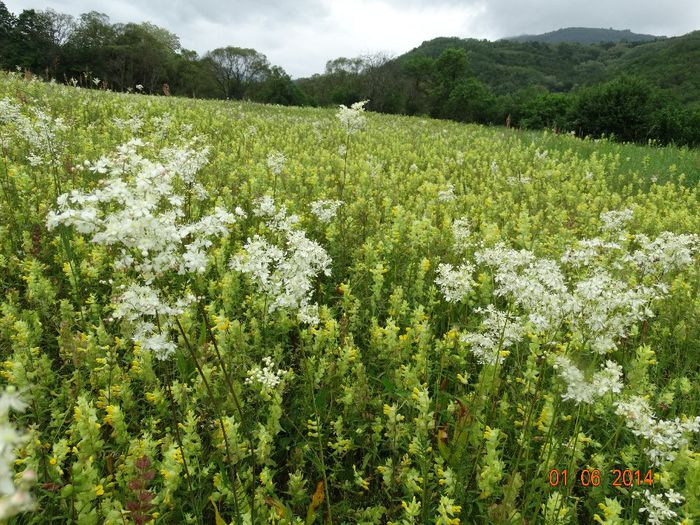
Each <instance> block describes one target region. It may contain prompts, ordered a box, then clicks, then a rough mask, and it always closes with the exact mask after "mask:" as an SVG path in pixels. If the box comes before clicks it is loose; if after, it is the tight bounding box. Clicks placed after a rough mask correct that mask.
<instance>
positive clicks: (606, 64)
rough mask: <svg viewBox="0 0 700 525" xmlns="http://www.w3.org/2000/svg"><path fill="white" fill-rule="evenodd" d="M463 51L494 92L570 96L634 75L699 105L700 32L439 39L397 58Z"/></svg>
mask: <svg viewBox="0 0 700 525" xmlns="http://www.w3.org/2000/svg"><path fill="white" fill-rule="evenodd" d="M454 48H459V49H464V50H465V51H466V52H467V55H468V57H469V67H470V70H471V72H472V73H473V75H474V76H475V77H476V78H477V79H479V80H480V81H481V82H483V83H484V84H486V85H487V86H489V87H490V88H491V89H492V90H493V91H494V93H496V94H507V93H513V92H516V91H518V90H520V89H525V88H529V87H532V86H540V87H542V88H545V89H547V90H548V91H554V92H567V91H570V90H572V89H574V88H575V87H578V86H584V85H591V84H597V83H600V82H605V81H608V80H611V79H613V78H616V77H618V76H620V75H623V74H626V75H633V76H637V77H641V78H643V79H645V80H648V81H649V82H651V83H652V84H654V85H656V86H657V87H659V88H661V89H665V90H668V91H670V92H671V93H672V94H673V95H674V96H676V97H678V98H679V99H680V100H683V101H684V102H692V103H698V102H700V31H694V32H692V33H688V34H686V35H683V36H679V37H673V38H665V39H660V40H656V41H653V42H644V43H642V42H618V43H612V42H607V43H602V44H589V45H584V44H577V43H570V42H562V43H558V44H546V43H542V42H514V41H510V40H500V41H497V42H490V41H488V40H475V39H460V38H444V37H441V38H435V39H433V40H429V41H426V42H423V43H422V44H421V45H420V46H418V47H417V48H414V49H412V50H411V51H409V52H408V53H406V54H404V55H401V56H400V57H398V59H397V60H398V61H399V62H401V63H406V62H408V61H410V59H411V58H413V57H417V56H425V57H429V58H433V59H436V58H438V57H439V56H440V55H441V54H442V53H443V52H444V51H446V50H447V49H454Z"/></svg>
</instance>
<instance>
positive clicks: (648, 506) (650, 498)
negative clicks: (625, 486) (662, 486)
mask: <svg viewBox="0 0 700 525" xmlns="http://www.w3.org/2000/svg"><path fill="white" fill-rule="evenodd" d="M635 497H638V496H637V495H636V494H635ZM642 498H643V499H644V507H641V508H640V509H639V512H645V513H647V514H649V524H650V525H661V524H663V523H664V522H666V521H667V520H671V519H673V518H676V517H677V516H678V514H677V513H676V512H675V511H674V510H671V508H670V504H676V505H678V504H680V503H683V500H684V499H685V498H683V496H681V495H680V494H678V492H676V491H675V490H673V489H670V490H668V491H666V492H664V493H661V494H653V493H652V492H650V491H649V490H648V489H647V490H645V491H644V494H643V495H642Z"/></svg>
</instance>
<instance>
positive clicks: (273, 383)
mask: <svg viewBox="0 0 700 525" xmlns="http://www.w3.org/2000/svg"><path fill="white" fill-rule="evenodd" d="M263 365H264V366H262V367H260V366H256V367H254V368H252V369H250V370H249V371H248V377H247V378H246V380H245V382H246V384H248V385H257V386H259V387H260V391H261V392H262V393H264V394H270V393H271V392H272V391H273V390H275V388H277V386H278V385H279V384H280V383H281V382H282V380H283V379H284V377H285V376H286V375H287V374H289V370H283V369H281V368H278V369H277V370H275V367H274V362H273V361H272V358H271V357H264V358H263Z"/></svg>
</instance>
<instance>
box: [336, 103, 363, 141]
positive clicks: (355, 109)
mask: <svg viewBox="0 0 700 525" xmlns="http://www.w3.org/2000/svg"><path fill="white" fill-rule="evenodd" d="M367 102H369V100H363V101H361V102H355V103H354V104H353V105H352V106H350V107H347V106H345V105H344V104H340V107H339V109H338V112H337V113H336V117H338V120H340V123H341V124H342V125H343V127H345V130H346V131H347V134H348V135H352V134H353V133H355V132H357V131H359V130H361V129H362V128H364V127H365V120H366V118H365V115H364V112H365V108H364V106H365V104H367Z"/></svg>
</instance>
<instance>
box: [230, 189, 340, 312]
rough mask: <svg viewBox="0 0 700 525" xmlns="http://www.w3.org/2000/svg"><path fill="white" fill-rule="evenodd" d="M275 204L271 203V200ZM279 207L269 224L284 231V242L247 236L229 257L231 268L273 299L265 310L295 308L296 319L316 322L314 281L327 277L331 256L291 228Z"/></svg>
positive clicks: (300, 232) (279, 230) (298, 231)
mask: <svg viewBox="0 0 700 525" xmlns="http://www.w3.org/2000/svg"><path fill="white" fill-rule="evenodd" d="M272 206H274V203H272ZM284 212H285V210H284V208H282V209H281V210H280V211H279V212H277V214H276V215H275V217H274V218H273V219H271V220H270V221H268V226H269V227H271V228H272V229H273V230H274V231H277V232H279V233H281V234H283V238H284V241H283V245H282V246H276V245H273V244H270V243H269V242H268V241H267V240H265V239H264V238H262V237H260V236H259V235H255V236H254V237H253V238H249V239H248V241H247V242H246V244H245V246H244V247H243V251H242V253H240V254H238V255H236V256H234V257H233V258H232V259H231V262H230V266H231V268H233V269H234V270H237V271H240V272H242V273H245V274H248V275H249V276H250V278H251V279H252V280H253V282H254V283H255V285H256V286H257V287H258V289H259V290H260V291H261V292H263V293H264V294H266V295H267V296H268V297H270V298H271V299H272V301H271V302H270V303H269V305H268V311H269V312H274V311H275V310H277V309H280V308H289V309H292V310H296V311H297V314H298V317H299V320H300V321H302V322H310V323H315V322H317V321H318V314H317V309H316V308H314V307H315V305H314V304H313V303H311V302H310V300H311V293H312V290H313V281H314V279H316V277H318V276H319V275H320V274H324V275H326V276H330V272H331V270H330V266H331V258H330V257H329V256H328V254H327V253H326V251H325V250H324V249H323V247H321V245H320V244H318V243H317V242H315V241H312V240H310V239H308V238H307V237H306V234H305V233H304V232H303V231H301V230H295V229H293V228H292V226H293V223H294V222H296V221H289V220H287V218H286V217H285V216H284Z"/></svg>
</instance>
